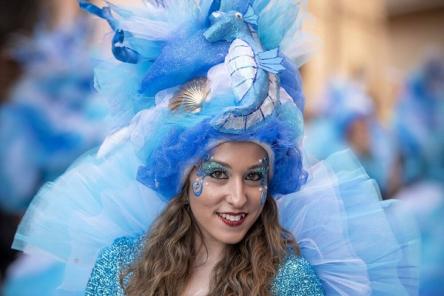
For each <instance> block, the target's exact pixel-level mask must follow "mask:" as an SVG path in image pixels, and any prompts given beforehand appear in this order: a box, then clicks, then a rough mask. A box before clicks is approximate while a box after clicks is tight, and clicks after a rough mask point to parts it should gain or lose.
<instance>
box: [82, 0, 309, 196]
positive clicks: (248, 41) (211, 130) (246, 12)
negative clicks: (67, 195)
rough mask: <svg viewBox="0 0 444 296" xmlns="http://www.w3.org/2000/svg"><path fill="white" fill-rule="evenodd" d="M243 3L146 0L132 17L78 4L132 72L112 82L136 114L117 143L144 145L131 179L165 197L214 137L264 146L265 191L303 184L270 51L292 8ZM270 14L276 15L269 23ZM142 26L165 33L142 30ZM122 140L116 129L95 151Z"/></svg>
mask: <svg viewBox="0 0 444 296" xmlns="http://www.w3.org/2000/svg"><path fill="white" fill-rule="evenodd" d="M250 2H251V3H250ZM250 2H249V1H221V2H220V3H218V2H217V1H216V2H213V1H201V2H200V3H199V4H197V3H196V2H195V1H182V2H179V1H164V2H163V6H158V5H155V4H149V3H148V4H147V6H146V7H145V10H144V9H141V10H140V11H138V13H137V15H136V14H135V12H130V11H127V10H124V9H122V8H119V7H117V6H115V5H109V6H105V7H103V8H99V7H97V6H95V5H92V4H91V3H89V2H86V1H80V4H81V6H82V7H83V8H84V9H86V10H87V11H89V12H91V13H93V14H95V15H97V16H100V17H102V18H104V19H106V20H107V21H108V23H109V24H110V26H111V28H112V29H113V31H114V32H115V33H114V37H113V40H112V52H113V55H114V57H115V58H116V59H117V60H119V61H121V62H123V63H124V64H120V65H116V67H126V68H127V69H132V70H133V71H132V72H134V73H136V74H135V75H136V76H132V79H131V80H132V81H131V83H132V84H133V85H132V89H131V90H129V89H128V86H127V84H126V82H125V81H122V80H123V79H122V78H121V77H120V78H119V81H118V82H120V85H121V87H122V90H123V91H122V93H124V94H128V91H130V92H132V94H134V95H136V97H137V100H138V102H137V103H138V105H140V106H144V107H143V108H144V109H145V110H144V111H142V112H140V113H139V114H138V115H137V117H136V119H133V121H132V123H131V124H130V127H129V128H127V130H126V131H125V133H126V137H123V139H127V138H133V139H134V138H139V137H144V138H145V139H149V140H141V141H140V142H141V143H142V146H140V147H138V154H139V157H141V158H142V159H144V160H145V165H143V166H142V167H141V168H140V169H139V170H138V180H139V181H141V182H142V183H143V184H145V185H147V186H148V187H150V188H153V189H154V190H156V191H157V192H159V193H160V194H161V195H162V196H163V197H164V198H165V199H170V198H172V197H173V196H175V195H176V194H178V193H179V192H180V189H181V184H182V181H183V179H184V175H186V174H187V172H188V170H187V168H189V167H190V165H192V164H193V163H195V162H196V161H197V160H198V159H199V158H201V157H203V155H204V154H205V153H207V152H208V150H209V149H211V148H212V147H214V145H215V144H217V143H221V142H223V141H245V140H248V141H254V142H258V143H259V144H262V145H263V146H264V147H265V148H266V150H267V151H268V152H269V153H270V154H271V155H270V158H271V159H272V160H273V162H272V164H273V168H272V171H273V172H274V177H273V179H272V181H271V184H270V187H269V188H270V190H271V193H272V194H273V195H277V194H285V193H289V192H293V191H295V190H297V189H298V188H299V187H300V185H301V184H303V182H304V181H305V173H304V172H303V170H302V161H301V156H300V152H299V150H298V148H297V143H298V142H299V141H300V137H301V135H302V125H303V120H302V112H303V95H302V90H301V81H300V78H299V74H298V71H297V69H296V66H295V65H293V64H292V62H291V59H290V58H289V57H288V56H287V55H286V47H285V46H284V47H279V46H280V44H285V43H288V42H289V41H288V40H290V39H291V38H294V36H295V34H298V33H299V31H298V29H299V28H300V22H299V19H298V17H297V16H298V12H299V11H300V9H301V7H300V3H297V2H294V1H281V3H280V4H279V5H271V3H268V4H267V3H266V2H263V1H250ZM154 11H156V12H157V14H156V15H154ZM273 15H274V16H277V15H281V16H280V18H279V21H276V20H275V19H273V18H270V16H273ZM152 22H156V23H157V24H159V25H160V24H162V25H163V28H164V29H165V30H164V31H165V32H162V30H160V32H159V31H157V30H156V31H154V29H150V28H149V27H148V29H146V30H142V28H141V27H142V26H143V27H144V28H146V27H147V26H146V25H147V23H149V24H151V23H152ZM153 27H154V28H155V29H158V28H159V27H158V26H157V27H156V26H153ZM142 32H143V33H142ZM288 54H290V55H291V56H292V57H293V58H295V57H299V56H298V53H294V52H290V53H288ZM299 55H301V54H299ZM107 66H108V65H104V66H103V67H107ZM111 75H112V74H111ZM96 79H97V81H98V84H99V85H100V81H103V80H105V81H108V83H111V81H112V80H113V77H109V72H108V71H107V72H103V73H99V74H98V76H97V77H96ZM100 88H101V89H103V88H102V87H100ZM125 88H126V90H127V91H124V89H125ZM114 97H115V96H114ZM128 97H130V96H125V100H127V98H128ZM132 97H134V96H132ZM134 103H136V102H134ZM126 104H127V103H126ZM129 105H133V106H134V105H137V104H129ZM128 107H131V106H128ZM147 110H148V111H147ZM150 110H151V111H150ZM153 110H155V111H153ZM153 112H154V113H156V116H155V118H153V116H152V113H153ZM147 126H150V127H149V128H147ZM122 136H123V135H122V132H121V131H120V132H117V137H114V138H113V136H111V137H109V138H108V141H107V143H105V145H103V146H102V148H101V153H100V154H102V152H103V151H109V150H110V149H111V150H112V148H111V147H112V146H113V145H116V142H118V141H120V142H121V141H122ZM116 138H119V139H118V140H117V141H116V140H115V139H116ZM139 140H140V139H139ZM109 143H112V144H109ZM108 144H109V145H108ZM103 154H106V153H103ZM289 181H290V182H289Z"/></svg>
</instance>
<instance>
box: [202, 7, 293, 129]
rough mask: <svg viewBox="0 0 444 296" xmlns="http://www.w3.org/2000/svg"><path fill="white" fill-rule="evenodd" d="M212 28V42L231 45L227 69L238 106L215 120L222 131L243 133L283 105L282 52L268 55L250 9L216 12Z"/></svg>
mask: <svg viewBox="0 0 444 296" xmlns="http://www.w3.org/2000/svg"><path fill="white" fill-rule="evenodd" d="M210 22H211V26H210V27H209V28H208V29H207V30H206V31H205V32H204V37H205V38H206V39H207V40H208V41H209V42H217V41H222V40H225V41H229V42H231V45H230V48H229V50H228V54H227V56H226V57H225V65H226V67H227V69H228V71H229V73H230V79H231V85H232V87H233V91H234V93H235V95H236V97H237V102H238V103H239V105H238V106H235V107H231V108H229V109H228V110H226V111H225V112H224V113H223V114H222V116H219V117H217V118H216V119H214V120H213V124H214V125H215V126H217V127H218V128H219V129H222V130H224V131H226V132H231V133H240V132H243V131H245V130H247V129H249V128H250V127H252V126H254V125H256V124H257V123H259V122H261V121H263V120H264V119H265V118H266V117H267V116H269V115H271V114H272V113H273V110H274V107H275V106H276V105H277V104H279V83H278V78H277V75H276V74H277V73H278V72H279V71H282V70H284V69H285V68H284V67H283V66H282V60H283V59H282V57H279V55H278V49H277V48H275V49H272V50H269V51H264V49H263V47H262V45H261V43H260V41H259V39H258V38H257V36H256V35H255V33H254V31H253V30H252V27H253V26H255V25H257V16H256V15H255V14H254V11H253V9H252V7H251V6H250V7H249V8H248V10H247V12H246V13H245V14H244V15H242V14H241V13H240V12H238V11H228V12H225V11H216V12H213V13H212V14H211V15H210Z"/></svg>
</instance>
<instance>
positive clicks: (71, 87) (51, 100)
mask: <svg viewBox="0 0 444 296" xmlns="http://www.w3.org/2000/svg"><path fill="white" fill-rule="evenodd" d="M89 35H90V34H89V30H88V28H87V24H86V22H84V20H83V22H82V21H79V22H77V23H76V25H75V27H74V26H73V27H68V28H61V29H59V30H56V31H47V30H44V29H42V28H38V29H37V31H36V32H35V33H34V36H33V38H32V39H25V38H22V39H19V40H17V43H16V44H15V48H14V50H13V51H11V54H13V55H14V58H16V59H17V60H18V61H19V62H20V63H22V65H23V68H24V74H23V77H22V78H21V79H20V80H19V81H18V83H17V84H16V85H15V87H14V88H13V90H12V92H11V95H10V98H9V101H8V102H6V103H5V104H4V105H2V106H1V108H0V143H1V144H0V181H1V184H2V186H0V207H1V208H2V209H3V210H5V211H8V212H13V213H19V214H21V213H23V212H24V211H25V210H26V207H27V206H28V204H29V202H30V201H31V198H32V197H33V196H34V195H35V194H36V192H37V189H38V188H39V187H40V186H41V185H42V184H43V183H45V182H47V181H52V180H54V179H55V178H56V177H58V176H59V175H60V174H61V173H62V172H63V171H64V170H65V169H66V168H67V167H68V166H69V165H70V164H71V163H72V161H73V160H75V159H76V158H77V157H79V156H80V155H81V154H82V153H84V152H85V151H87V150H88V149H91V148H92V147H94V146H96V145H98V144H99V143H100V142H101V141H102V140H103V138H104V136H105V135H106V133H107V126H106V122H105V120H104V119H105V116H106V114H107V107H106V105H105V101H102V99H101V98H100V97H99V96H98V95H97V94H95V93H94V92H93V86H92V84H93V67H94V65H93V63H92V61H91V57H90V53H91V51H90V47H89V46H88V38H89Z"/></svg>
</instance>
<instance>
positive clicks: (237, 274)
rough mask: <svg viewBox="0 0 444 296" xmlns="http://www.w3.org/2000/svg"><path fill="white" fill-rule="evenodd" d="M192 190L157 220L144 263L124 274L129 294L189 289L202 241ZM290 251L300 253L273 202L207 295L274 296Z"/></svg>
mask: <svg viewBox="0 0 444 296" xmlns="http://www.w3.org/2000/svg"><path fill="white" fill-rule="evenodd" d="M188 186H189V185H188V184H186V185H185V186H184V187H183V189H182V192H181V194H180V195H179V196H177V197H176V198H174V199H173V200H172V201H171V202H170V203H169V205H168V206H167V207H166V209H165V210H164V211H163V213H162V214H161V215H160V216H159V218H158V219H157V220H156V223H155V224H154V225H153V226H152V228H151V232H150V233H149V236H147V238H146V240H145V242H144V247H143V250H142V251H141V255H140V257H139V259H138V260H137V261H136V262H135V263H134V264H133V265H132V266H130V267H129V268H128V269H126V270H125V271H124V272H123V273H122V274H121V277H120V282H121V285H122V287H123V288H124V291H125V295H128V296H141V295H144V296H145V295H147V296H148V295H149V296H152V295H156V296H167V295H168V296H171V295H180V294H181V293H182V292H183V291H184V289H185V288H186V285H187V282H188V280H189V279H190V276H191V274H192V269H193V266H195V265H194V264H195V260H196V255H197V251H198V250H197V249H196V246H195V235H196V234H197V235H199V236H200V238H202V233H201V232H200V230H199V228H198V226H197V224H196V222H195V220H194V217H193V214H192V212H191V209H190V207H189V205H188V202H187V201H188ZM202 241H203V240H202ZM291 249H293V252H295V253H296V254H299V248H298V246H297V245H296V242H295V240H294V239H293V236H292V235H291V233H289V232H288V231H286V230H284V229H283V228H282V227H281V226H280V224H279V220H278V208H277V205H276V202H275V201H274V199H273V198H271V197H268V198H267V200H266V202H265V205H264V208H263V210H262V213H261V214H260V216H259V218H258V219H257V221H256V222H255V223H254V224H253V225H252V227H251V228H250V229H249V231H248V232H247V234H246V235H245V237H244V238H243V239H242V240H241V241H240V242H239V243H237V244H234V245H228V246H227V248H226V250H225V255H224V256H223V258H222V259H221V260H220V261H219V262H218V263H217V264H216V266H215V267H214V269H213V271H212V274H211V278H210V287H209V293H208V295H210V296H216V295H217V296H220V295H236V296H238V295H248V296H251V295H260V296H265V295H270V293H271V283H272V280H273V278H274V276H275V275H276V272H277V269H278V268H279V265H280V264H281V263H282V261H283V260H284V258H285V256H286V254H288V251H289V250H291ZM125 279H128V280H125Z"/></svg>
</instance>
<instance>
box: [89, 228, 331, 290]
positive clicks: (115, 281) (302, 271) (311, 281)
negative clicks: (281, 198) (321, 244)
mask: <svg viewBox="0 0 444 296" xmlns="http://www.w3.org/2000/svg"><path fill="white" fill-rule="evenodd" d="M140 249H141V237H140V236H139V237H134V238H119V239H117V240H115V241H114V243H113V244H112V245H111V246H110V247H108V248H105V249H103V250H102V251H101V252H100V255H99V257H98V259H97V262H96V265H95V266H94V269H93V271H92V274H91V277H90V279H89V281H88V285H87V287H86V292H85V295H86V296H97V295H102V296H105V295H115V296H123V295H124V294H123V291H122V288H121V286H120V284H119V283H120V272H121V271H122V270H124V268H125V267H127V266H129V265H130V264H132V263H133V262H134V260H136V258H137V255H138V253H139V252H140ZM272 292H273V295H276V296H285V295H288V296H290V295H291V296H320V295H324V293H323V291H322V287H321V283H320V282H319V279H318V278H317V276H316V274H315V273H314V271H313V269H312V267H311V266H310V264H309V263H308V262H307V261H306V260H305V259H304V258H302V257H299V256H296V255H294V254H293V255H290V256H288V257H287V258H286V260H285V261H284V262H283V263H282V265H281V267H280V268H279V270H278V273H277V275H276V277H275V279H274V281H273V283H272Z"/></svg>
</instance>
